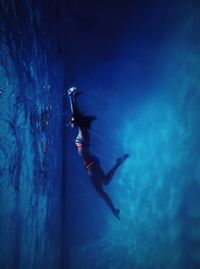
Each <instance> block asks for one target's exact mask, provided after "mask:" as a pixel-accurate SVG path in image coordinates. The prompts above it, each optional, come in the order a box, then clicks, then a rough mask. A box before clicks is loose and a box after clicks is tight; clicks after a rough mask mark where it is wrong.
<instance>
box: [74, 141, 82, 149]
mask: <svg viewBox="0 0 200 269" xmlns="http://www.w3.org/2000/svg"><path fill="white" fill-rule="evenodd" d="M75 145H76V146H77V147H78V148H82V147H83V142H82V141H81V140H80V139H76V140H75Z"/></svg>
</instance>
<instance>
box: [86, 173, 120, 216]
mask: <svg viewBox="0 0 200 269" xmlns="http://www.w3.org/2000/svg"><path fill="white" fill-rule="evenodd" d="M91 179H92V183H93V185H94V187H95V189H96V191H97V192H98V194H99V195H100V196H101V198H103V200H104V201H105V203H106V204H107V205H108V207H109V208H110V209H111V211H112V212H113V214H114V215H115V216H116V217H117V218H118V219H120V217H119V213H120V210H119V209H117V208H115V207H114V205H113V202H112V200H111V198H110V196H109V195H108V194H107V193H106V192H105V191H104V189H103V186H102V183H101V182H100V180H99V179H97V178H91Z"/></svg>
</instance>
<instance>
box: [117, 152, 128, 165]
mask: <svg viewBox="0 0 200 269" xmlns="http://www.w3.org/2000/svg"><path fill="white" fill-rule="evenodd" d="M128 157H129V154H124V155H123V156H122V157H120V158H118V159H117V164H122V163H123V162H124V161H125V160H126V159H127V158H128Z"/></svg>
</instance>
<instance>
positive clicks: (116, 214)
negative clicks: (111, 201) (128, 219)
mask: <svg viewBox="0 0 200 269" xmlns="http://www.w3.org/2000/svg"><path fill="white" fill-rule="evenodd" d="M113 214H114V215H115V217H116V218H117V219H118V220H120V217H119V214H120V210H119V209H115V210H114V211H113Z"/></svg>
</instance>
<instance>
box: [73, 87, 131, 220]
mask: <svg viewBox="0 0 200 269" xmlns="http://www.w3.org/2000/svg"><path fill="white" fill-rule="evenodd" d="M81 93H82V92H80V91H78V90H77V88H75V87H72V88H70V89H69V90H68V96H69V100H70V107H71V112H72V118H71V120H70V125H71V127H72V128H77V129H78V135H77V137H76V140H75V144H76V146H77V149H78V153H79V155H80V157H81V159H82V161H83V164H84V166H85V168H86V169H87V171H88V174H89V176H90V179H91V182H92V184H93V186H94V188H95V190H96V191H97V193H98V194H99V195H100V196H101V198H102V199H103V200H104V201H105V202H106V204H107V205H108V207H109V208H110V209H111V211H112V212H113V214H114V215H115V216H116V217H117V218H118V219H120V216H119V214H120V210H119V209H118V208H115V206H114V205H113V202H112V200H111V198H110V196H109V195H108V194H107V193H106V192H105V191H104V188H103V185H108V184H109V183H110V182H111V180H112V178H113V176H114V174H115V172H116V170H117V168H118V167H119V166H120V165H121V164H122V163H123V162H124V161H125V160H126V159H127V158H128V156H129V155H128V154H124V155H123V156H122V157H120V158H118V159H117V160H116V163H115V165H114V166H113V167H112V168H111V170H110V171H109V172H108V173H107V174H104V172H103V170H102V168H101V166H100V164H99V161H98V159H97V158H96V157H95V156H93V155H92V154H91V153H90V151H89V145H90V134H89V129H90V127H91V123H92V121H93V120H95V118H96V117H95V116H84V115H83V114H82V113H80V111H79V108H78V104H77V96H78V95H80V94H81Z"/></svg>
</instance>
